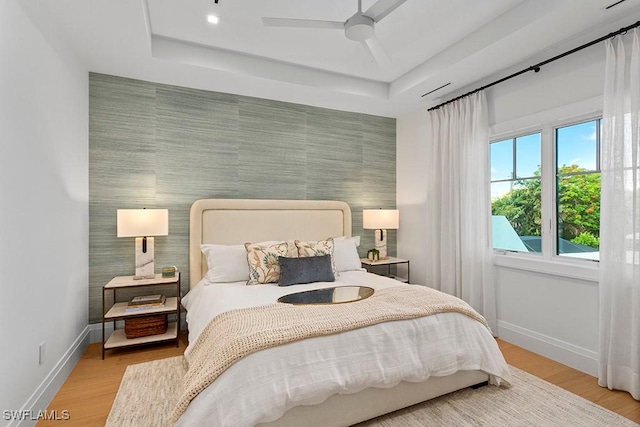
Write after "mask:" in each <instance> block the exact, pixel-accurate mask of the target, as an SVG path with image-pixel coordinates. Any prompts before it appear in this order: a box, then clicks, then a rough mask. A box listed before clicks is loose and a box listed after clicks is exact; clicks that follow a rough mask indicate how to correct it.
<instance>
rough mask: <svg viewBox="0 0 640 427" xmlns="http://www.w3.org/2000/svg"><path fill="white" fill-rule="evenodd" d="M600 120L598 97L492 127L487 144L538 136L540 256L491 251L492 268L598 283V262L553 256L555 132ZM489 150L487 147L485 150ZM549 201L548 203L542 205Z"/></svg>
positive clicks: (555, 195) (555, 199)
mask: <svg viewBox="0 0 640 427" xmlns="http://www.w3.org/2000/svg"><path fill="white" fill-rule="evenodd" d="M601 117H602V97H596V98H592V99H589V100H585V101H581V102H578V103H575V104H571V105H567V106H562V107H558V108H554V109H551V110H548V111H544V112H541V113H538V114H534V115H531V116H527V117H522V118H518V119H515V120H511V121H509V122H506V123H500V124H496V125H493V126H492V127H491V129H490V136H489V141H491V142H493V141H496V142H497V141H502V140H505V139H510V138H515V137H518V136H522V135H528V134H531V133H535V132H540V134H541V150H542V153H541V157H540V162H541V177H540V185H541V189H540V191H541V197H542V204H541V205H542V209H541V215H542V224H543V227H542V236H541V242H542V253H541V254H531V253H526V252H515V251H505V250H501V249H494V264H495V265H496V266H501V267H508V268H516V269H520V270H526V271H532V272H537V273H544V274H551V275H556V276H561V277H569V278H573V279H579V280H584V281H587V282H590V283H597V282H598V262H597V261H592V260H588V259H576V258H571V257H563V256H560V255H557V250H556V246H557V236H556V233H557V227H556V224H557V214H556V203H557V194H556V188H555V185H556V182H555V180H556V167H555V166H556V162H555V160H556V159H555V146H556V141H555V129H557V128H560V127H564V126H570V125H572V124H577V123H582V122H586V121H590V120H597V119H599V118H601ZM487 149H489V147H487ZM547 200H550V201H551V203H548V202H547V203H544V202H545V201H547Z"/></svg>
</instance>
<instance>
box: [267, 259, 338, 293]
mask: <svg viewBox="0 0 640 427" xmlns="http://www.w3.org/2000/svg"><path fill="white" fill-rule="evenodd" d="M335 280H336V278H335V276H334V275H333V270H332V269H331V255H319V256H310V257H304V258H288V257H280V280H279V281H278V285H279V286H290V285H298V284H301V283H313V282H333V281H335Z"/></svg>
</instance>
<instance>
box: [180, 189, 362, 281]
mask: <svg viewBox="0 0 640 427" xmlns="http://www.w3.org/2000/svg"><path fill="white" fill-rule="evenodd" d="M332 236H349V237H350V236H351V208H349V205H348V204H346V203H345V202H339V201H330V200H245V199H202V200H197V201H195V202H194V203H193V205H191V218H190V226H189V282H190V286H191V287H194V286H195V285H197V284H198V282H199V281H200V280H201V279H202V277H203V276H204V275H205V274H206V272H207V263H206V260H205V258H204V256H203V255H202V251H201V250H200V245H201V244H203V243H215V244H219V245H237V244H244V243H247V242H263V241H267V240H292V239H299V240H321V239H326V238H327V237H332Z"/></svg>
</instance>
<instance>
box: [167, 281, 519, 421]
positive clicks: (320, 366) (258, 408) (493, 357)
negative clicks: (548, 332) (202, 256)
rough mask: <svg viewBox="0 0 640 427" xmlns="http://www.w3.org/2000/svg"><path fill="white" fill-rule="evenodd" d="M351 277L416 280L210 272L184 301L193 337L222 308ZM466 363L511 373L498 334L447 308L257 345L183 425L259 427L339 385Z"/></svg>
mask: <svg viewBox="0 0 640 427" xmlns="http://www.w3.org/2000/svg"><path fill="white" fill-rule="evenodd" d="M347 284H349V285H354V284H355V285H366V286H369V287H372V288H374V289H381V288H385V287H391V286H412V285H404V284H402V283H400V282H398V281H396V280H393V279H388V278H386V277H381V276H377V275H373V274H370V273H367V272H365V271H347V272H342V273H340V276H339V277H338V278H337V279H336V282H321V283H313V284H308V285H294V286H287V287H279V286H277V285H276V284H270V285H254V286H246V285H245V283H244V282H237V283H222V284H221V283H216V284H207V283H206V282H205V281H204V280H203V281H202V282H200V283H199V284H198V285H197V286H196V287H195V288H194V289H192V290H191V291H190V292H189V293H188V294H187V295H186V296H185V297H184V298H183V300H182V303H183V305H184V306H185V307H186V309H187V323H188V325H189V342H190V343H194V342H195V341H196V339H197V337H198V336H199V335H200V333H201V331H202V330H203V329H204V327H205V326H206V325H207V324H208V323H209V321H210V320H211V319H212V318H213V317H215V316H216V315H218V314H220V313H222V312H224V311H228V310H232V309H237V308H244V307H251V306H258V305H265V304H272V303H274V302H276V300H277V299H278V298H279V297H280V296H282V295H286V294H290V293H294V292H300V291H304V290H310V289H319V288H327V287H332V286H341V285H347ZM189 350H190V349H189V348H187V350H186V352H185V354H186V355H187V356H188V353H189ZM459 370H482V371H485V372H487V373H488V374H490V381H491V383H492V384H496V385H499V384H500V383H501V382H503V381H505V382H509V381H510V374H509V369H508V366H507V364H506V363H505V361H504V358H503V357H502V354H501V353H500V350H499V349H498V346H497V344H496V342H495V340H494V339H493V337H492V336H491V333H490V332H489V330H488V329H487V328H486V327H485V326H483V325H482V324H481V323H479V322H477V321H475V320H473V319H471V318H469V317H467V316H464V315H462V314H458V313H442V314H437V315H433V316H427V317H422V318H419V319H413V320H405V321H395V322H386V323H381V324H378V325H373V326H370V327H366V328H362V329H356V330H353V331H349V332H344V333H341V334H336V335H330V336H323V337H316V338H311V339H306V340H302V341H296V342H293V343H289V344H286V345H283V346H279V347H275V348H270V349H267V350H263V351H259V352H257V353H253V354H251V355H249V356H247V357H245V358H243V359H242V360H239V361H238V362H237V363H235V364H234V365H232V366H231V367H230V368H229V369H227V370H226V371H225V372H224V373H222V375H220V376H219V377H218V379H217V380H216V381H215V382H214V383H213V384H211V385H210V386H209V387H208V388H207V389H206V390H204V391H203V392H202V393H200V394H199V395H198V396H197V397H196V398H195V399H194V400H193V401H192V402H191V404H190V405H189V407H188V408H187V410H186V411H185V412H184V413H183V414H182V416H181V417H180V419H179V420H178V422H177V424H176V425H177V426H196V425H197V426H253V425H255V424H258V423H263V422H269V421H273V420H276V419H278V418H280V417H281V416H282V415H283V414H284V413H285V412H286V411H287V410H288V409H290V408H292V407H294V406H297V405H314V404H318V403H322V402H323V401H325V400H326V399H327V398H328V397H330V396H331V395H333V394H336V393H342V394H348V393H356V392H359V391H361V390H363V389H365V388H368V387H380V388H389V387H393V386H395V385H397V384H398V383H399V382H400V381H410V382H418V381H424V380H426V379H427V378H429V377H431V376H446V375H450V374H453V373H455V372H457V371H459Z"/></svg>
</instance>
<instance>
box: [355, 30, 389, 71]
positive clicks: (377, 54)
mask: <svg viewBox="0 0 640 427" xmlns="http://www.w3.org/2000/svg"><path fill="white" fill-rule="evenodd" d="M360 43H362V46H364V48H365V49H366V51H367V52H369V54H370V55H371V57H372V58H373V59H374V60H375V61H376V63H377V64H378V65H379V66H380V67H387V66H389V65H391V58H389V55H387V52H386V51H385V49H384V47H383V46H382V43H380V40H379V39H378V38H377V37H376V36H373V37H370V38H368V39H367V40H364V41H362V42H360Z"/></svg>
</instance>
